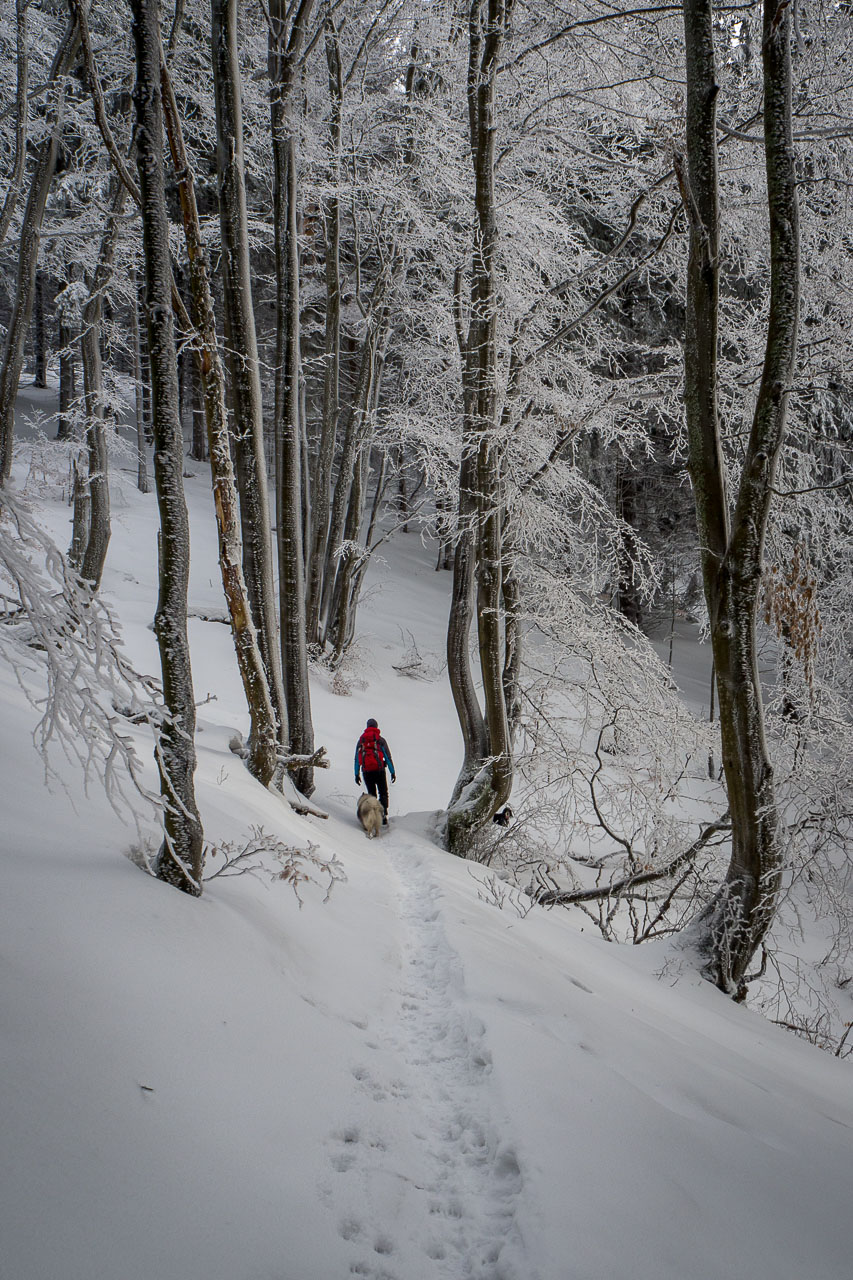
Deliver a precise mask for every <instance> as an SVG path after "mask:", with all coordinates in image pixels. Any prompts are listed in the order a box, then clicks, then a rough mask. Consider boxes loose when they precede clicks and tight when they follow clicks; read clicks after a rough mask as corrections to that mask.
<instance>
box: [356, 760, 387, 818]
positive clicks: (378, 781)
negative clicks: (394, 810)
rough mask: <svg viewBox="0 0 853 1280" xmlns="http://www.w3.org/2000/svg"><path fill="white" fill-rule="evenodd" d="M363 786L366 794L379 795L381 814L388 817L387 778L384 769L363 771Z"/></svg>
mask: <svg viewBox="0 0 853 1280" xmlns="http://www.w3.org/2000/svg"><path fill="white" fill-rule="evenodd" d="M362 773H363V775H364V785H365V786H366V787H367V794H368V795H369V796H375V795H376V793H377V792H378V793H379V803H380V804H381V805H382V812H383V813H384V814H385V817H386V818H387V817H388V778H387V776H386V773H385V770H384V769H363V770H362Z"/></svg>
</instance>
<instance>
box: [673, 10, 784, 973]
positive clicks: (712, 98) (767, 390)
mask: <svg viewBox="0 0 853 1280" xmlns="http://www.w3.org/2000/svg"><path fill="white" fill-rule="evenodd" d="M684 29H685V45H686V52H687V170H686V172H685V167H684V164H683V161H681V159H680V157H679V158H677V161H676V173H677V175H678V178H679V183H680V186H681V191H682V198H683V200H684V204H685V208H686V210H687V213H688V219H689V223H690V259H689V263H688V281H687V329H686V337H685V406H686V411H687V426H688V440H689V468H690V476H691V480H692V482H693V490H694V497H695V502H696V513H697V522H698V527H699V540H700V545H701V547H702V573H703V579H704V585H705V595H706V599H707V602H708V612H709V616H710V624H711V640H712V646H713V654H714V665H715V671H716V678H717V694H718V698H719V708H720V731H721V736H722V749H723V769H724V772H725V778H726V787H727V790H728V796H729V807H730V810H731V816H732V856H731V862H730V865H729V869H728V873H727V875H726V880H725V883H724V885H723V886H722V888H721V890H720V891H719V893H718V895H717V897H716V899H715V901H714V903H713V904H712V906H711V908H710V911H709V913H708V917H707V919H706V930H707V932H706V941H707V946H708V950H709V953H710V958H709V966H708V967H709V976H711V977H712V978H713V980H714V981H715V982H716V983H717V985H718V986H719V987H720V988H721V989H722V990H724V991H728V992H729V993H730V994H732V995H734V996H735V997H738V998H742V996H743V994H744V992H745V989H746V982H747V981H748V976H747V970H748V967H749V963H750V961H751V959H752V957H753V955H754V954H755V952H756V950H757V949H758V947H759V946H760V945H761V942H762V940H763V938H764V935H765V933H766V931H767V929H768V928H769V926H770V924H771V922H772V920H773V916H774V913H775V909H776V901H777V898H778V892H779V887H780V883H781V873H782V867H783V849H782V841H781V836H780V832H779V817H778V812H777V807H776V797H775V791H774V785H773V768H772V765H771V762H770V759H769V754H768V750H767V743H766V739H765V732H764V712H763V706H762V698H761V687H760V683H759V679H758V670H757V662H756V639H755V622H756V606H757V595H758V588H759V581H760V575H761V564H762V558H763V551H764V536H765V530H766V526H767V519H768V515H769V511H770V503H771V500H772V487H773V478H774V473H775V467H776V461H777V457H778V454H779V450H780V448H781V445H782V441H783V439H784V434H785V426H786V415H787V402H788V395H789V393H790V389H791V383H792V380H793V375H794V368H795V363H796V343H797V329H798V312H799V291H800V272H799V217H798V209H797V195H796V177H795V171H794V152H793V139H792V128H791V55H790V39H791V36H790V29H791V14H790V10H789V8H788V6H787V5H786V4H785V3H784V0H781V2H780V0H766V3H765V6H764V38H763V46H762V53H763V63H764V144H765V163H766V170H767V198H768V209H769V215H770V260H771V280H770V310H769V316H768V327H767V346H766V351H765V359H764V370H763V375H762V381H761V387H760V390H759V394H758V401H757V404H756V408H755V415H754V418H753V423H752V430H751V433H750V438H749V443H748V445H747V451H746V456H745V458H744V460H743V469H742V473H741V481H740V486H739V490H738V493H737V499H736V503H735V509H734V514H733V516H732V518H731V524H730V522H729V506H728V493H727V490H726V482H725V472H724V469H723V462H722V451H721V443H720V431H719V420H718V403H717V345H718V338H717V329H718V314H719V303H718V296H719V243H720V235H719V207H718V181H717V155H716V109H715V108H716V96H717V83H716V74H715V65H714V45H713V15H712V5H711V2H710V0H685V4H684Z"/></svg>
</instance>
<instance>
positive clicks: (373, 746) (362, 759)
mask: <svg viewBox="0 0 853 1280" xmlns="http://www.w3.org/2000/svg"><path fill="white" fill-rule="evenodd" d="M358 759H359V763H360V764H361V767H362V769H363V770H364V772H365V773H377V772H378V771H379V770H380V769H384V768H385V761H384V759H383V758H382V749H381V747H380V746H379V730H378V729H365V731H364V733H363V734H362V735H361V737H360V738H359V740H358Z"/></svg>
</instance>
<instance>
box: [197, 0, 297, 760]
mask: <svg viewBox="0 0 853 1280" xmlns="http://www.w3.org/2000/svg"><path fill="white" fill-rule="evenodd" d="M211 42H212V50H213V84H214V94H215V99H216V125H217V139H218V143H217V149H216V157H217V160H216V163H217V175H218V180H219V221H220V227H221V231H222V256H221V263H222V284H223V297H224V303H225V341H226V348H227V351H228V369H229V373H230V379H231V399H232V405H233V410H234V445H235V454H236V461H237V477H238V489H239V494H240V514H241V520H242V530H243V572H244V576H245V579H246V585H247V587H248V590H249V599H250V602H251V607H252V617H253V619H254V622H255V627H256V630H257V633H258V643H259V644H260V648H261V655H262V657H263V661H264V666H265V667H266V671H267V682H268V684H269V689H270V695H271V697H272V700H273V707H274V709H275V713H276V719H277V721H278V726H279V737H280V740H281V741H282V742H285V741H286V739H287V732H288V723H287V712H286V710H285V700H284V688H283V684H282V672H281V655H280V651H279V636H278V623H277V619H276V612H275V586H274V575H273V552H272V530H271V522H270V508H269V496H268V492H267V472H266V459H265V455H264V420H263V399H262V396H261V380H260V372H259V365H258V344H257V336H256V333H255V314H254V308H253V305H252V274H251V265H250V262H249V230H248V217H247V213H246V189H245V178H244V166H245V160H244V156H243V107H242V92H241V85H240V64H239V60H238V54H237V0H211Z"/></svg>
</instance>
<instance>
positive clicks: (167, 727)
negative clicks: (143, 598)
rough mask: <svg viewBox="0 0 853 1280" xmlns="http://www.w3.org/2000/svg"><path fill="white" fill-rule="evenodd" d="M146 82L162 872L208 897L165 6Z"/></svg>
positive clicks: (151, 21)
mask: <svg viewBox="0 0 853 1280" xmlns="http://www.w3.org/2000/svg"><path fill="white" fill-rule="evenodd" d="M131 7H132V11H133V36H134V43H135V49H136V66H137V78H136V88H135V90H134V102H135V105H136V119H137V126H138V128H137V139H138V149H137V165H138V170H139V187H140V193H141V200H142V209H141V212H142V235H143V246H144V254H145V285H146V289H145V317H146V323H147V328H148V353H149V359H150V363H151V398H152V409H153V412H152V425H153V430H154V442H155V448H154V477H155V482H156V486H157V502H158V506H159V508H160V596H159V599H158V602H157V612H156V614H155V617H154V631H155V635H156V636H157V643H158V645H159V648H160V664H161V670H162V677H163V698H164V701H165V704H166V712H167V716H166V719H165V720H164V723H163V725H162V727H161V731H160V737H159V742H158V746H157V765H158V768H159V771H160V792H161V795H162V797H163V802H164V816H163V824H164V832H165V838H164V841H163V845H162V847H161V849H160V854H159V857H158V859H157V875H158V876H159V878H160V879H161V880H165V881H167V882H168V883H169V884H173V885H176V886H177V887H178V888H180V889H182V890H184V892H186V893H190V894H194V895H199V894H200V893H201V874H202V867H203V863H204V841H203V833H202V827H201V819H200V817H199V813H198V809H197V807H196V801H195V788H194V783H193V775H194V773H195V764H196V758H195V742H194V739H195V702H194V699H193V684H192V671H191V667H190V651H189V644H188V642H187V587H188V583H189V521H188V518H187V507H186V500H185V497H184V488H183V461H184V448H183V435H182V432H181V420H180V406H179V404H178V369H177V355H176V346H175V327H174V318H173V314H172V271H171V265H170V261H169V220H168V216H167V213H166V183H165V174H164V168H163V111H162V101H161V93H160V13H159V4H158V3H157V0H131Z"/></svg>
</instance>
